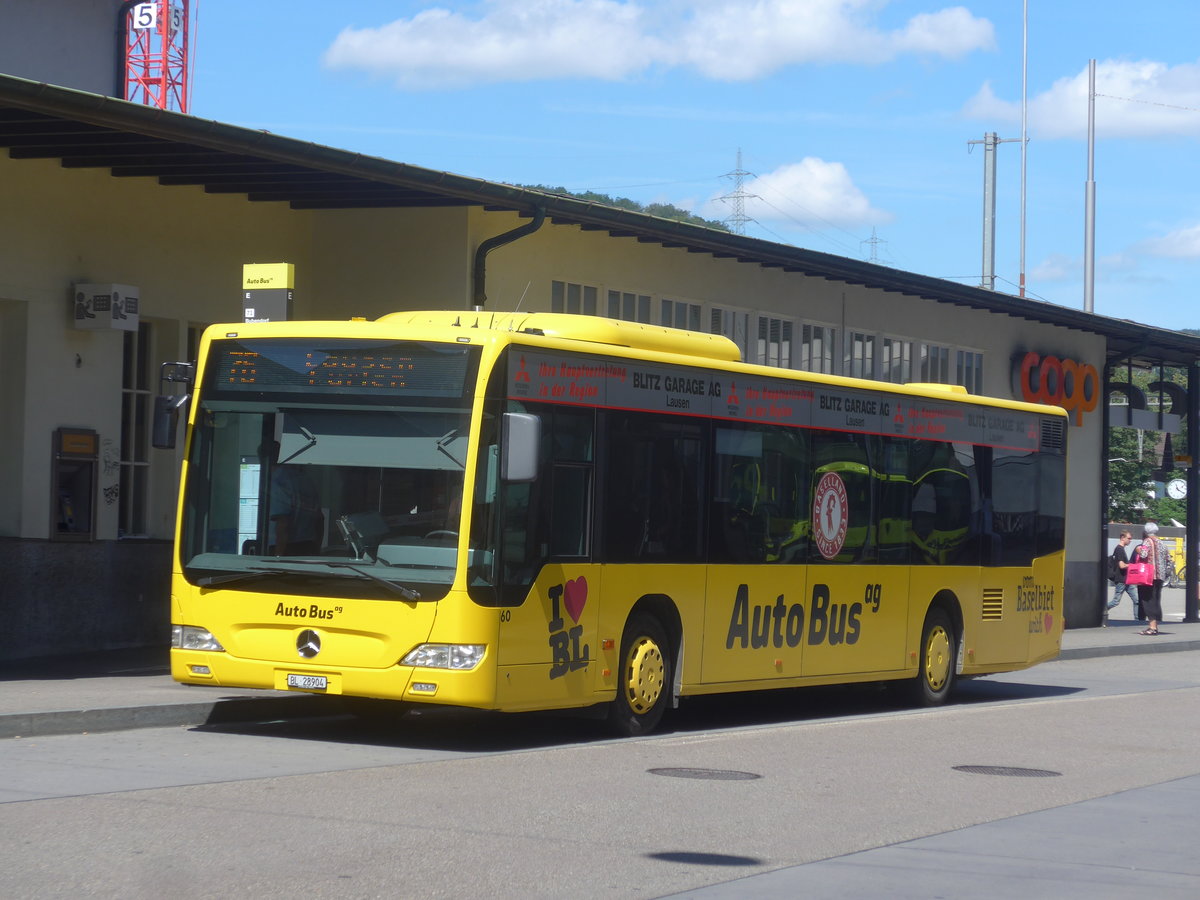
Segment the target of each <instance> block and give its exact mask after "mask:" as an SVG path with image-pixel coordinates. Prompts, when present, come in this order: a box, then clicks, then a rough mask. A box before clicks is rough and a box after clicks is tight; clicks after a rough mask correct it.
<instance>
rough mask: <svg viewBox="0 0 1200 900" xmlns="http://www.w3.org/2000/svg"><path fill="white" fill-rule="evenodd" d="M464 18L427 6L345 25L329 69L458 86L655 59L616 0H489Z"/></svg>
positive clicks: (629, 6) (592, 71)
mask: <svg viewBox="0 0 1200 900" xmlns="http://www.w3.org/2000/svg"><path fill="white" fill-rule="evenodd" d="M487 7H488V12H487V14H486V15H484V16H483V17H482V18H480V19H470V18H467V17H466V16H463V15H461V14H459V13H456V12H451V11H450V10H447V9H441V8H435V9H427V10H424V11H422V12H419V13H417V14H416V15H415V16H413V17H412V18H411V19H399V20H397V21H395V22H392V23H390V24H388V25H383V26H381V27H379V28H346V29H344V30H343V31H342V33H341V34H339V35H338V36H337V38H336V39H335V40H334V42H333V45H332V46H331V47H330V48H329V49H328V50H327V51H326V53H325V64H326V65H327V66H330V67H331V68H343V69H365V70H367V71H370V72H374V73H377V74H381V75H389V76H391V77H393V78H395V80H396V83H397V85H399V86H400V87H404V88H413V89H421V88H434V87H442V88H444V87H461V86H465V85H470V84H479V83H487V82H499V81H535V80H540V79H544V78H547V77H569V78H598V79H603V80H615V79H620V78H624V77H626V76H627V75H629V74H630V73H632V72H634V71H636V70H638V69H640V68H642V67H643V66H644V64H645V60H646V58H647V57H648V56H649V57H653V56H658V55H660V54H661V52H662V51H661V49H660V48H658V47H657V46H656V45H657V41H656V39H654V38H652V37H648V36H646V35H644V34H643V32H642V29H641V25H640V23H641V18H642V10H641V8H640V7H638V6H637V5H635V4H633V3H623V2H614V0H526V2H521V0H490V2H488V3H487Z"/></svg>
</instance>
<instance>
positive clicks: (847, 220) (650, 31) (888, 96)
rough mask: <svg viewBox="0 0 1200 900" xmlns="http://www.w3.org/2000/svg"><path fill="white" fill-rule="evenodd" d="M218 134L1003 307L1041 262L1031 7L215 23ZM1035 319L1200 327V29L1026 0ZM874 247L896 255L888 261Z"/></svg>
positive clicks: (211, 72) (558, 6) (451, 3)
mask: <svg viewBox="0 0 1200 900" xmlns="http://www.w3.org/2000/svg"><path fill="white" fill-rule="evenodd" d="M192 10H193V21H194V24H193V28H194V33H195V39H196V40H195V46H194V48H193V82H192V109H191V112H192V113H193V114H194V115H197V116H200V117H203V118H209V119H217V120H219V121H223V122H230V123H233V124H237V125H242V126H247V127H252V128H263V129H267V130H269V131H272V132H275V133H277V134H282V135H286V136H288V137H294V138H299V139H302V140H308V141H313V142H315V143H319V144H326V145H329V146H333V147H339V148H343V149H349V150H354V151H359V152H363V153H367V154H371V155H375V156H380V157H384V158H386V159H392V160H397V161H400V162H406V163H412V164H415V165H419V166H425V167H428V168H431V169H438V170H444V171H449V172H455V173H458V174H462V175H471V176H475V177H479V178H484V179H487V180H490V181H502V182H509V183H515V184H546V185H551V186H564V187H566V188H567V189H568V190H572V191H584V190H593V191H599V192H601V193H606V194H611V195H613V196H623V197H630V198H632V199H634V200H637V201H640V202H643V203H649V202H654V201H662V202H668V203H673V204H675V205H677V206H681V207H684V208H686V209H689V210H692V211H694V212H696V213H697V214H699V215H702V216H705V217H706V218H713V219H725V218H727V217H729V216H730V215H732V213H733V209H732V208H731V206H730V205H729V204H728V203H727V202H723V201H721V200H720V197H722V196H723V195H727V194H729V193H731V192H732V191H733V190H734V187H735V185H734V181H733V179H732V178H731V177H728V176H729V175H730V173H732V172H733V171H734V170H735V169H736V168H737V158H738V152H739V150H740V151H741V154H742V169H743V170H744V171H746V172H748V173H750V174H749V175H747V176H746V177H745V180H744V185H743V190H744V191H745V192H746V193H747V194H750V195H753V197H750V198H748V199H746V200H745V211H746V214H747V215H748V216H750V217H751V218H752V219H753V221H752V222H750V223H748V224H747V225H746V234H748V235H750V236H753V237H759V238H764V239H766V240H772V241H778V242H781V243H788V244H794V245H797V246H800V247H808V248H811V249H814V250H820V251H824V252H828V253H835V254H838V255H842V256H848V257H853V258H857V259H864V260H870V259H872V257H874V259H875V260H876V261H878V262H880V263H882V264H884V265H890V266H894V267H896V268H898V269H903V270H906V271H911V272H918V273H921V274H924V275H932V276H936V277H942V278H949V279H952V280H955V281H959V282H962V283H965V284H978V283H979V281H980V274H981V271H982V236H981V235H982V210H983V158H984V154H983V149H982V146H980V145H978V144H977V145H974V146H973V147H971V146H970V145H969V142H970V141H981V140H982V139H983V136H984V134H985V133H988V132H995V133H997V134H998V135H999V136H1000V138H1002V139H1012V140H1011V142H1006V143H1004V144H1002V145H1001V146H1000V147H999V149H998V151H997V170H998V171H997V178H998V183H997V213H996V233H997V245H996V275H997V288H998V289H999V290H1003V291H1007V292H1010V293H1014V294H1015V293H1017V291H1018V283H1019V279H1020V272H1021V258H1020V199H1021V191H1020V179H1021V165H1020V163H1021V151H1020V143H1019V138H1020V135H1021V114H1020V113H1021V108H1020V101H1021V80H1022V79H1021V60H1022V2H1021V0H966V2H964V3H963V4H962V5H957V6H956V5H950V4H947V3H944V2H941V0H890V2H889V0H480V2H458V0H440V2H437V0H435V2H407V0H391V2H388V0H357V2H355V3H353V4H340V3H316V2H295V0H254V2H249V3H248V2H245V0H236V2H235V0H192ZM1028 21H1029V25H1028V47H1029V53H1028V98H1029V102H1028V106H1027V121H1028V127H1027V131H1028V135H1029V143H1028V145H1027V168H1026V175H1027V192H1026V198H1027V201H1026V202H1027V206H1026V209H1027V212H1026V242H1025V267H1024V268H1025V283H1026V296H1028V297H1030V298H1033V299H1038V300H1045V301H1047V302H1050V303H1056V304H1059V305H1062V306H1068V307H1073V308H1077V309H1082V308H1083V247H1084V225H1083V222H1084V185H1085V181H1086V178H1087V141H1086V135H1087V97H1088V91H1087V66H1088V60H1089V59H1096V60H1097V83H1096V93H1097V95H1098V96H1097V99H1096V148H1095V160H1096V162H1095V167H1096V183H1097V227H1096V287H1095V311H1096V312H1098V313H1101V314H1104V315H1110V316H1115V317H1118V318H1125V319H1133V320H1135V321H1140V322H1144V323H1146V324H1151V325H1157V326H1161V327H1166V328H1197V327H1200V302H1197V299H1196V295H1197V284H1198V283H1200V187H1198V186H1197V180H1196V170H1197V163H1196V160H1197V150H1198V149H1200V148H1198V144H1200V42H1197V37H1200V4H1197V3H1196V2H1195V0H1141V2H1139V3H1134V4H1131V3H1121V4H1117V3H1114V2H1111V0H1029V20H1028ZM873 236H874V238H875V241H874V242H872V237H873Z"/></svg>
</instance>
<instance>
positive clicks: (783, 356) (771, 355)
mask: <svg viewBox="0 0 1200 900" xmlns="http://www.w3.org/2000/svg"><path fill="white" fill-rule="evenodd" d="M792 330H793V325H792V323H791V321H790V320H788V319H776V318H773V317H772V316H759V317H758V344H757V346H756V348H755V350H756V353H755V357H754V360H753V361H754V362H756V363H759V364H760V365H764V366H776V367H777V368H780V369H790V368H791V367H792Z"/></svg>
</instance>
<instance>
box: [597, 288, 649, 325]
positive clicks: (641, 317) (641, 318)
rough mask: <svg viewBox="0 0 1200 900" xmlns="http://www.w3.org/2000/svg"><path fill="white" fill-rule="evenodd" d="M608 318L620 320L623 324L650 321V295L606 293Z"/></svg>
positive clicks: (625, 292) (646, 322)
mask: <svg viewBox="0 0 1200 900" xmlns="http://www.w3.org/2000/svg"><path fill="white" fill-rule="evenodd" d="M608 318H610V319H621V320H623V321H625V322H642V323H644V324H646V325H650V324H652V323H651V321H650V295H649V294H634V293H630V292H629V291H609V292H608Z"/></svg>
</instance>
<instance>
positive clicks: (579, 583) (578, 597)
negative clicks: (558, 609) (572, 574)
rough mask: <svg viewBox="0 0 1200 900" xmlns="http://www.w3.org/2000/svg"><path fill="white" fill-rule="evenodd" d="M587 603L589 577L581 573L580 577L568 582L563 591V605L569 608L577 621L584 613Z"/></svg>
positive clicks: (568, 610) (569, 611)
mask: <svg viewBox="0 0 1200 900" xmlns="http://www.w3.org/2000/svg"><path fill="white" fill-rule="evenodd" d="M586 605H587V579H586V578H584V577H583V576H582V575H580V576H579V577H578V578H575V579H572V580H571V581H568V582H567V587H566V590H565V591H564V592H563V606H565V607H566V608H567V612H568V613H570V614H571V618H572V619H574V620H575V621H576V622H578V621H579V617H580V616H581V615H583V608H584V607H585V606H586Z"/></svg>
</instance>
